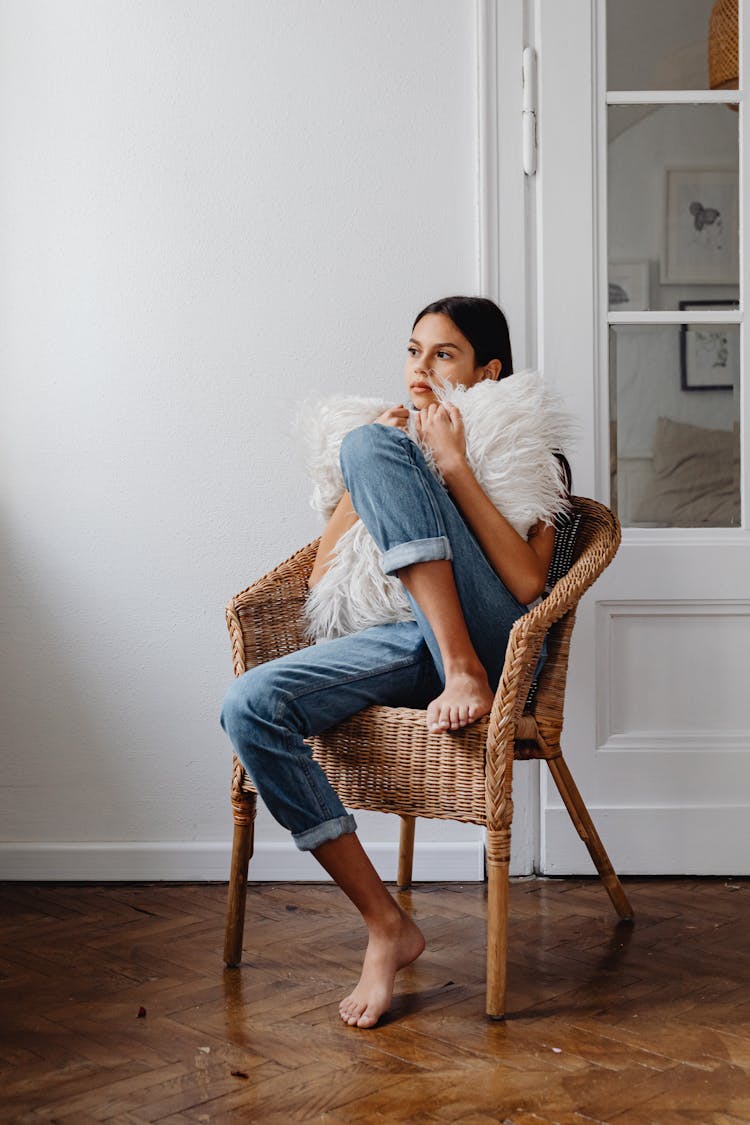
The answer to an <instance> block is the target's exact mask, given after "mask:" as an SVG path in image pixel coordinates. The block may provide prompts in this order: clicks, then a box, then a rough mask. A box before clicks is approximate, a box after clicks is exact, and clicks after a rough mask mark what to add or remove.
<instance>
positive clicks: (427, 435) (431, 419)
mask: <svg viewBox="0 0 750 1125" xmlns="http://www.w3.org/2000/svg"><path fill="white" fill-rule="evenodd" d="M416 425H417V434H418V435H419V437H420V438H421V440H422V441H423V442H424V443H425V444H426V445H429V447H430V449H431V450H432V456H433V457H434V458H435V464H436V465H437V467H438V468H439V469H440V472H441V473H443V474H445V473H446V472H449V471H450V470H451V469H452V468H454V467H455V466H456V465H463V466H464V467H465V466H466V434H465V432H464V423H463V419H462V417H461V411H460V410H459V409H458V407H457V406H454V405H453V403H442V402H441V403H432V404H431V405H430V406H425V407H424V408H423V409H422V410H420V411H419V413H418V414H417V420H416Z"/></svg>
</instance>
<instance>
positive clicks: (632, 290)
mask: <svg viewBox="0 0 750 1125" xmlns="http://www.w3.org/2000/svg"><path fill="white" fill-rule="evenodd" d="M649 272H650V271H649V263H648V261H645V260H642V261H620V262H610V263H609V267H608V271H607V278H608V282H609V307H610V310H611V311H613V312H624V311H625V310H626V309H629V310H634V309H638V310H641V309H648V308H650V305H651V302H650V284H649V281H650V279H649Z"/></svg>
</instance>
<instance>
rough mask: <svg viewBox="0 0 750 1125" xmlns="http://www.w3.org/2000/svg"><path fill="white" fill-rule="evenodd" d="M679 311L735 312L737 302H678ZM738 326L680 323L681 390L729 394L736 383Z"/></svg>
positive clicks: (737, 306) (738, 345)
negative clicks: (709, 310)
mask: <svg viewBox="0 0 750 1125" xmlns="http://www.w3.org/2000/svg"><path fill="white" fill-rule="evenodd" d="M680 308H681V309H686V310H687V311H690V309H738V308H739V301H680ZM739 347H740V330H739V325H738V324H683V325H682V327H681V329H680V385H681V386H682V389H683V391H732V390H734V388H735V386H737V385H738V383H739V371H740V350H739Z"/></svg>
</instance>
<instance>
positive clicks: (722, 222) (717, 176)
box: [661, 168, 740, 285]
mask: <svg viewBox="0 0 750 1125" xmlns="http://www.w3.org/2000/svg"><path fill="white" fill-rule="evenodd" d="M738 189H739V175H738V172H737V169H736V168H734V169H733V168H694V169H690V168H667V169H666V186H665V197H666V214H665V221H664V245H663V250H662V260H661V282H662V284H663V285H737V284H738V283H739V276H740V257H739V190H738Z"/></svg>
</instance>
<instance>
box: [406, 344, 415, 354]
mask: <svg viewBox="0 0 750 1125" xmlns="http://www.w3.org/2000/svg"><path fill="white" fill-rule="evenodd" d="M406 350H407V352H408V353H409V355H416V354H417V349H416V348H415V347H414V345H413V344H412V345H410V346H409V347H408V348H407V349H406Z"/></svg>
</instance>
